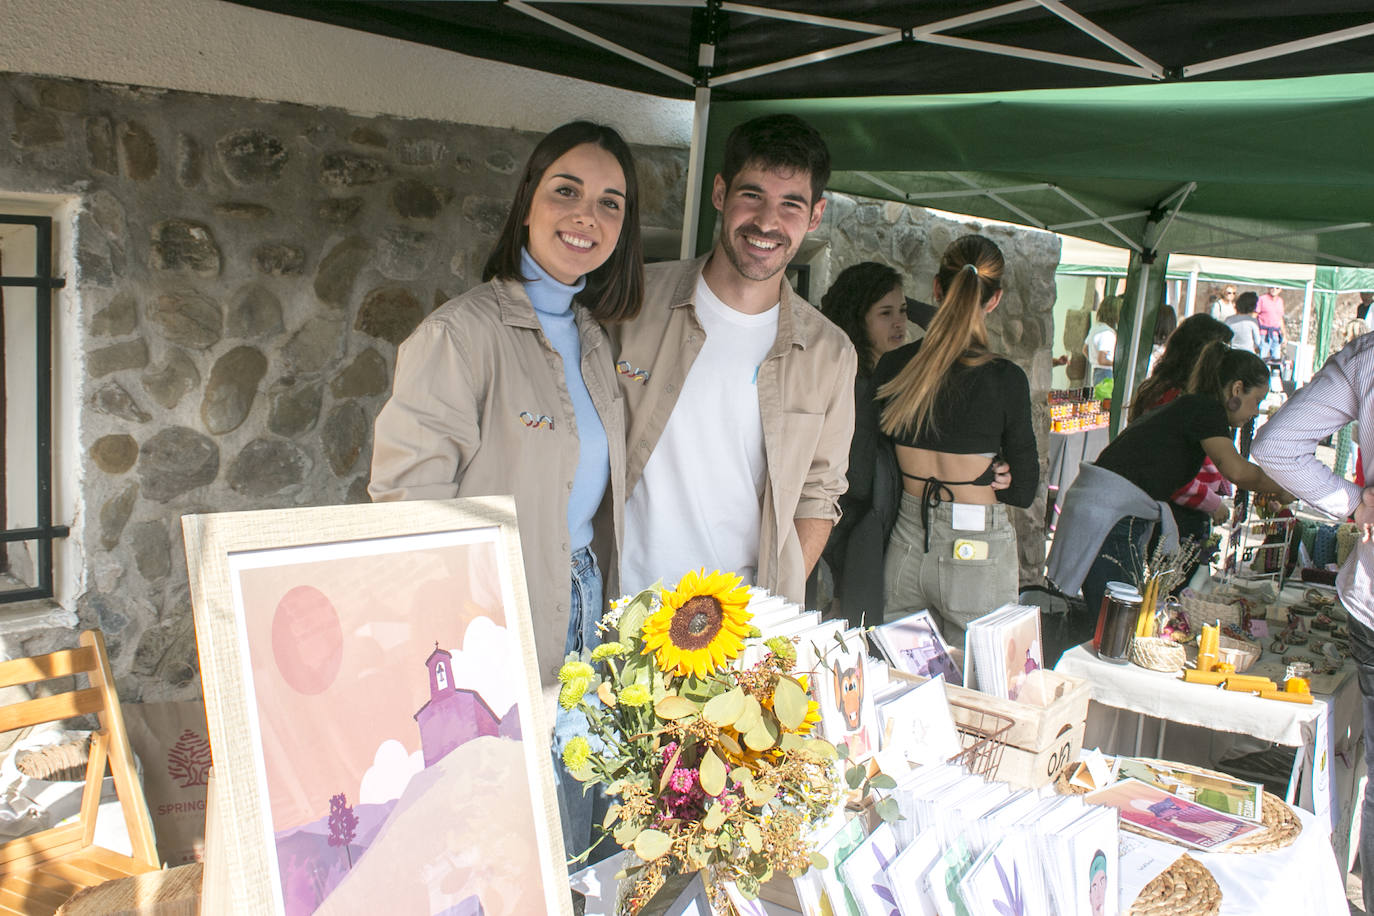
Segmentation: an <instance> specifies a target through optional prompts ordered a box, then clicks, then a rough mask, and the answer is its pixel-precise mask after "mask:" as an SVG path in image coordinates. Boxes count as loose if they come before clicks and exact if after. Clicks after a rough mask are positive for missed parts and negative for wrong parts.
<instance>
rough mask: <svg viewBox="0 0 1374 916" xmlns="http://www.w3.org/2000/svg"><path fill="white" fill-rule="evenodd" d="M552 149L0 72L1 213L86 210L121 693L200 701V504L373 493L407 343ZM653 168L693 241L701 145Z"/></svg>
mask: <svg viewBox="0 0 1374 916" xmlns="http://www.w3.org/2000/svg"><path fill="white" fill-rule="evenodd" d="M537 140H538V135H536V134H531V133H526V132H518V131H513V130H502V129H496V128H487V127H475V126H471V125H464V124H456V123H447V122H439V121H427V120H409V119H402V118H393V117H384V116H379V117H363V116H358V115H354V114H350V113H348V112H345V111H341V110H335V109H327V108H316V107H310V106H304V105H294V104H285V103H272V102H261V101H254V100H250V99H243V98H229V97H222V96H210V95H201V94H195V93H187V92H177V91H168V90H152V89H137V88H130V87H124V86H116V85H110V84H103V83H93V82H84V81H76V80H58V79H44V78H37V77H30V76H23V75H13V74H0V197H3V196H5V195H6V194H24V193H39V194H60V195H74V196H75V197H76V198H77V199H78V204H79V209H78V216H77V220H76V226H75V245H76V270H75V276H68V277H67V287H66V290H65V291H64V292H63V293H62V295H63V296H68V297H72V296H74V297H76V298H77V303H78V307H79V315H80V327H81V333H80V335H79V336H80V338H81V339H80V340H79V341H78V342H77V343H76V345H75V349H76V350H79V351H80V352H79V353H76V352H66V353H61V354H59V357H58V358H59V359H66V360H72V359H84V374H83V376H82V389H83V390H82V391H81V392H80V407H79V410H80V424H79V427H80V435H81V443H80V446H81V448H82V449H83V450H84V452H85V457H84V469H83V471H84V473H83V482H82V484H81V488H82V490H81V495H82V505H83V507H84V509H83V510H82V511H80V512H79V513H78V515H79V517H78V518H77V519H75V523H76V528H75V530H74V531H73V534H72V537H74V538H79V539H81V542H82V544H83V546H84V555H85V558H86V560H85V562H86V569H85V577H84V579H85V591H84V594H82V595H81V596H80V598H79V600H78V601H77V608H76V610H77V613H78V615H79V617H80V622H81V625H82V626H96V625H98V626H100V627H101V628H102V629H103V630H104V631H105V634H106V639H107V640H108V642H109V645H110V649H111V654H112V658H113V661H114V668H115V672H116V676H117V678H118V680H119V687H120V692H121V694H122V695H123V697H124V698H125V699H126V700H128V701H131V700H138V699H143V700H156V699H171V698H189V697H193V696H196V695H197V694H198V693H199V679H198V677H197V663H196V651H195V638H194V632H193V627H192V622H191V613H190V602H189V597H188V587H187V581H186V569H185V555H184V550H183V547H182V543H181V528H180V522H179V519H180V517H181V516H182V515H183V514H185V513H188V512H206V511H229V510H241V509H254V508H269V507H283V506H300V505H318V504H336V503H343V502H361V501H365V500H366V499H367V495H366V486H367V478H368V465H369V456H370V454H371V429H372V418H373V417H374V416H375V415H376V413H377V410H378V409H379V408H380V406H381V404H382V402H383V400H384V399H385V396H386V394H387V392H388V390H389V388H390V380H391V375H392V369H393V364H394V359H395V354H396V347H397V345H398V344H399V343H400V342H401V341H402V340H404V339H405V337H406V335H407V334H408V333H409V332H410V331H411V330H412V329H413V328H414V327H415V325H416V324H417V323H418V322H419V321H420V320H421V319H422V318H423V317H424V316H425V315H426V314H427V313H428V312H429V311H431V310H432V309H433V308H434V307H435V306H436V305H438V304H439V303H442V302H443V301H444V300H446V299H448V298H449V297H451V296H454V295H456V294H458V293H461V292H463V291H464V290H466V289H468V288H469V287H471V286H473V285H475V284H476V283H478V282H479V281H480V279H481V277H480V274H481V270H482V264H483V261H484V259H485V256H486V253H487V251H488V249H489V248H490V246H491V244H492V241H493V239H494V237H495V234H496V232H497V231H498V229H499V227H500V225H501V222H502V221H503V219H504V217H505V212H506V207H507V204H508V201H509V199H510V196H511V193H512V192H513V190H514V185H515V182H516V181H517V179H518V174H517V173H518V170H519V169H520V167H521V166H522V164H523V162H524V160H525V158H526V156H527V155H528V153H529V151H530V150H531V149H532V147H533V145H534V143H535V142H536V141H537ZM636 153H637V155H638V157H639V164H640V167H639V179H640V188H641V189H642V196H643V203H642V207H641V211H642V213H643V223H644V225H645V227H647V228H654V227H659V228H664V229H675V228H677V227H678V226H679V225H680V223H681V206H682V204H681V202H682V200H683V194H684V190H683V187H684V180H685V172H686V157H685V154H684V153H683V152H682V151H679V150H670V149H665V148H643V147H640V148H637V149H636ZM67 241H68V243H70V242H71V240H67ZM58 521H59V522H67V521H73V520H71V519H59V520H58ZM0 613H3V612H2V611H0ZM24 648H25V650H26V651H33V650H34V646H31V645H29V644H25V646H24Z"/></svg>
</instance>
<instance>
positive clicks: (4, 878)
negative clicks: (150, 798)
mask: <svg viewBox="0 0 1374 916" xmlns="http://www.w3.org/2000/svg"><path fill="white" fill-rule="evenodd" d="M73 674H85V675H86V676H87V677H88V678H89V680H90V686H89V687H87V688H85V689H79V690H78V689H72V690H70V691H68V692H67V693H59V694H55V695H53V696H47V697H41V698H39V699H35V700H27V701H25V702H22V703H15V704H12V705H10V706H6V707H3V708H0V732H3V731H12V730H14V729H20V728H26V727H27V726H30V725H38V724H40V723H43V722H59V721H61V720H63V719H69V718H72V717H73V716H79V715H85V714H88V713H94V714H95V715H96V716H97V717H98V719H99V722H100V728H99V730H97V731H96V732H95V733H94V734H93V735H92V736H91V750H90V756H89V759H88V761H87V765H86V785H85V789H84V790H83V791H82V794H81V810H80V813H79V814H78V816H77V819H76V821H75V822H73V823H71V824H64V825H62V826H58V827H51V828H49V829H47V830H43V831H40V832H38V833H33V834H29V835H28V836H22V837H18V838H16V839H13V840H10V841H9V842H7V843H4V844H0V916H14V914H44V916H46V914H50V913H54V912H56V911H57V909H58V908H59V907H61V906H62V905H63V904H64V903H66V902H67V899H68V898H69V897H71V896H72V895H73V894H75V893H77V892H78V891H81V890H83V889H84V888H87V887H94V886H95V885H97V884H103V883H104V882H106V881H110V880H113V879H116V878H124V877H128V876H130V875H138V874H144V873H146V872H151V871H156V870H157V868H158V857H157V847H156V846H155V845H154V843H153V823H152V818H151V817H150V816H149V814H148V803H147V800H146V799H145V798H144V797H143V786H142V785H141V784H140V783H139V781H138V773H137V771H136V770H135V768H134V762H133V760H134V754H133V750H132V749H131V748H130V747H129V735H128V732H126V731H125V729H124V714H123V713H122V712H121V711H120V707H119V695H118V694H117V693H116V692H115V684H114V676H113V675H112V674H111V673H110V660H109V657H108V655H107V654H106V652H105V639H104V637H103V636H102V635H101V633H100V631H99V630H87V631H85V632H84V633H82V634H81V647H80V648H77V649H64V650H62V651H60V652H52V653H49V654H47V655H36V656H33V657H31V658H18V659H15V660H13V661H8V662H3V663H0V687H9V686H13V685H15V684H30V683H36V682H39V681H45V680H48V679H50V678H55V677H65V676H67V675H73ZM107 759H108V762H109V766H110V772H111V773H112V774H113V776H114V784H115V794H116V795H117V796H118V797H119V803H120V807H121V808H122V809H123V814H124V823H125V825H126V826H127V827H128V830H129V840H130V842H131V843H132V846H133V853H134V854H133V856H125V855H120V854H119V853H116V852H111V851H110V850H108V849H103V848H101V847H99V846H96V845H95V843H94V840H95V819H96V812H97V810H98V809H99V807H100V786H101V782H102V781H103V780H104V778H105V764H106V761H107Z"/></svg>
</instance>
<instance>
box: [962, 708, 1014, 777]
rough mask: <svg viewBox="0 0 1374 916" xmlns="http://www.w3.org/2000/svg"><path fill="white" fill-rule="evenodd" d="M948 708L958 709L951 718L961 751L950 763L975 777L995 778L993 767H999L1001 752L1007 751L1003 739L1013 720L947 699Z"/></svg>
mask: <svg viewBox="0 0 1374 916" xmlns="http://www.w3.org/2000/svg"><path fill="white" fill-rule="evenodd" d="M949 705H950V708H951V709H954V708H958V709H960V710H962V712H961V713H960V714H959V715H957V716H955V725H956V727H957V728H958V729H959V741H960V743H961V744H962V745H963V750H961V751H960V752H959V753H958V754H956V755H955V756H954V758H953V762H955V763H959V764H961V765H963V767H964V768H965V769H966V770H968V771H969V772H970V773H972V774H974V775H976V776H982V777H984V778H986V779H996V778H997V768H998V767H1000V766H1001V765H1002V752H1003V751H1005V750H1006V749H1007V742H1006V741H1005V740H1004V738H1005V736H1006V734H1007V732H1009V731H1011V727H1012V725H1013V724H1015V722H1016V720H1015V719H1013V718H1012V717H1011V716H1004V715H1002V714H1001V713H997V712H992V711H990V710H987V709H979V708H978V707H977V706H972V705H970V704H968V703H961V702H959V701H958V700H950V701H949Z"/></svg>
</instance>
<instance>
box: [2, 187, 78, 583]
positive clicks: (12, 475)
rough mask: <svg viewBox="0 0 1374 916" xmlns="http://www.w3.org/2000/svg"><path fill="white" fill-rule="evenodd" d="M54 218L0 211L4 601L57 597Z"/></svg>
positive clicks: (61, 528)
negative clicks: (53, 382) (53, 398)
mask: <svg viewBox="0 0 1374 916" xmlns="http://www.w3.org/2000/svg"><path fill="white" fill-rule="evenodd" d="M52 246H53V225H52V219H51V217H46V216H29V215H21V214H6V213H0V525H3V530H0V545H3V548H4V549H3V550H0V603H10V602H15V601H27V600H30V599H34V598H50V597H52V596H53V541H54V539H56V538H62V537H66V536H67V535H68V533H69V529H68V527H67V526H66V525H57V524H54V523H53V428H52V422H53V420H52V418H53V404H52V374H53V344H52V334H53V290H55V289H60V288H62V286H63V283H64V281H63V280H61V279H59V278H57V277H54V276H53V250H52Z"/></svg>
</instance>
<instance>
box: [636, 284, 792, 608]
mask: <svg viewBox="0 0 1374 916" xmlns="http://www.w3.org/2000/svg"><path fill="white" fill-rule="evenodd" d="M695 304H696V313H697V320H698V321H700V322H701V327H702V329H703V330H704V331H705V332H706V342H705V343H703V344H702V346H701V352H700V353H698V354H697V358H696V360H695V361H694V362H693V363H692V367H691V369H689V370H688V371H687V378H686V380H685V381H684V382H683V383H682V391H681V392H680V393H679V394H678V398H677V403H676V404H675V405H674V407H673V412H672V414H671V415H670V416H669V417H668V423H667V425H666V426H665V427H664V429H663V435H662V437H660V438H659V440H658V444H657V445H655V446H654V451H653V454H651V455H650V456H649V461H648V463H647V464H645V466H644V474H643V476H642V477H641V478H640V479H639V482H638V483H637V484H635V488H634V491H633V492H632V493H631V494H630V498H629V500H628V502H627V503H626V505H625V548H624V550H623V551H622V556H621V561H620V578H621V585H622V587H623V590H624V591H625V593H626V594H634V593H635V592H637V591H639V590H640V589H643V588H646V587H648V586H650V585H653V584H654V582H656V581H658V580H659V579H662V580H663V582H664V584H665V585H672V584H673V583H675V582H676V581H677V580H678V579H679V578H681V577H682V574H683V573H685V572H687V571H688V570H690V569H697V568H699V567H703V566H704V567H706V571H707V572H711V571H712V570H715V569H720V570H724V571H726V572H735V573H738V574H739V575H741V576H743V577H744V581H745V583H747V584H752V583H753V582H754V576H755V573H756V571H757V569H758V551H759V522H760V514H761V511H762V502H763V484H764V480H765V478H766V476H767V471H768V468H767V463H766V461H765V458H764V453H763V420H762V417H761V415H760V413H759V395H758V388H757V384H756V380H757V378H758V370H759V365H760V364H761V363H762V362H763V359H764V357H765V356H767V355H768V351H769V350H770V349H771V348H772V346H773V341H774V339H775V338H776V337H777V335H778V306H777V305H774V306H773V307H772V308H771V309H769V310H768V311H766V312H763V313H762V314H759V315H746V314H744V313H743V312H738V311H736V310H734V309H732V308H731V307H730V306H728V305H726V304H725V303H724V302H722V301H721V300H720V299H718V298H717V297H716V295H715V293H713V292H711V290H710V288H709V287H708V286H707V285H706V281H705V280H704V279H701V278H698V279H697V290H696V300H695Z"/></svg>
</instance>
